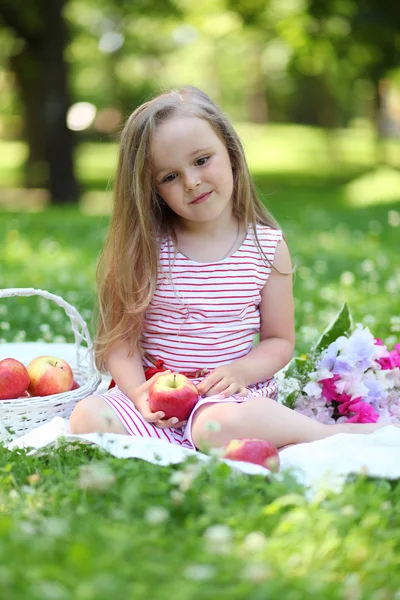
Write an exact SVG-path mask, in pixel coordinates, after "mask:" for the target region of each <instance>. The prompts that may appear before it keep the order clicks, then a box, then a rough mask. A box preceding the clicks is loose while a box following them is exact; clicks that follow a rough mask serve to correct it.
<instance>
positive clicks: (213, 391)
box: [197, 363, 249, 398]
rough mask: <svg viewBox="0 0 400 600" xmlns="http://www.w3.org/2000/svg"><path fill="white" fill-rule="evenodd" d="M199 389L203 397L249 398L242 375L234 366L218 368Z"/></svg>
mask: <svg viewBox="0 0 400 600" xmlns="http://www.w3.org/2000/svg"><path fill="white" fill-rule="evenodd" d="M197 389H198V390H199V394H201V395H202V396H215V395H218V396H219V397H220V398H227V397H228V396H234V395H237V396H247V394H248V393H249V391H248V389H247V388H246V386H245V383H244V381H242V380H241V376H240V373H238V372H237V370H236V369H235V367H234V366H233V364H232V363H231V364H230V365H223V366H222V367H217V368H216V369H214V370H213V371H211V373H210V374H209V375H207V377H205V378H204V379H203V381H201V382H200V383H199V384H198V386H197Z"/></svg>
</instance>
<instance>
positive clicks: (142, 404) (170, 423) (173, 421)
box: [133, 371, 187, 429]
mask: <svg viewBox="0 0 400 600" xmlns="http://www.w3.org/2000/svg"><path fill="white" fill-rule="evenodd" d="M165 373H171V371H163V372H162V373H156V374H155V375H153V377H151V378H150V379H149V380H148V381H146V382H145V383H143V384H142V385H140V386H139V387H138V388H137V390H136V394H135V397H134V399H133V403H134V405H135V406H136V408H137V409H138V411H139V412H140V414H141V415H142V417H143V418H144V420H145V421H147V422H148V423H154V425H155V426H156V427H159V428H160V429H168V428H169V427H184V425H186V423H187V421H179V420H178V418H177V417H171V418H170V419H164V417H165V414H164V413H163V412H162V411H158V412H155V413H153V412H152V411H151V409H150V406H149V389H150V386H151V385H152V383H154V381H155V380H156V379H158V378H159V377H160V376H161V375H165Z"/></svg>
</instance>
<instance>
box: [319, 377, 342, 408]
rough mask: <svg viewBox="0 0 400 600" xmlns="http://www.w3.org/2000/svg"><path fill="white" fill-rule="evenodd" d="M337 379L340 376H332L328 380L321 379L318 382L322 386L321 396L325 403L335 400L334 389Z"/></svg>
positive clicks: (335, 393)
mask: <svg viewBox="0 0 400 600" xmlns="http://www.w3.org/2000/svg"><path fill="white" fill-rule="evenodd" d="M338 379H340V375H334V376H333V377H329V378H328V379H321V381H319V382H318V383H320V384H322V396H323V397H324V398H325V400H326V401H327V402H331V400H336V399H337V395H338V391H337V389H336V387H335V382H336V381H337V380H338Z"/></svg>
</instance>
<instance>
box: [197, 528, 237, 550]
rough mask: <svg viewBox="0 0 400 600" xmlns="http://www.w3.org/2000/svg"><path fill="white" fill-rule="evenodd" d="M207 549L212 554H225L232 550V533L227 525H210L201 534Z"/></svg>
mask: <svg viewBox="0 0 400 600" xmlns="http://www.w3.org/2000/svg"><path fill="white" fill-rule="evenodd" d="M203 538H204V541H205V543H206V546H207V549H208V550H209V551H210V552H213V553H214V554H227V553H229V552H230V551H231V550H232V546H233V531H232V529H231V528H230V527H228V526H227V525H212V526H211V527H209V528H208V529H206V531H205V532H204V534H203Z"/></svg>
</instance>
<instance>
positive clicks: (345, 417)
mask: <svg viewBox="0 0 400 600" xmlns="http://www.w3.org/2000/svg"><path fill="white" fill-rule="evenodd" d="M277 379H278V383H279V388H280V391H279V400H280V402H282V404H284V405H285V406H288V407H289V408H293V409H295V410H297V411H299V412H301V413H303V414H305V415H307V416H309V417H312V418H314V419H317V420H318V421H320V422H322V423H335V422H338V423H340V422H349V423H351V422H352V423H376V422H377V421H380V422H385V423H388V424H390V423H396V422H400V344H396V345H395V346H394V348H393V349H392V350H388V349H387V348H386V346H385V345H384V344H383V343H382V341H381V340H380V339H378V338H375V337H374V336H373V335H372V333H371V332H370V331H369V329H368V327H363V326H362V325H360V324H357V325H356V326H355V327H354V328H353V327H352V324H351V317H350V313H349V310H348V307H347V305H346V304H345V305H344V306H343V307H342V309H341V310H340V312H339V314H338V315H337V317H336V319H335V320H334V321H333V323H332V324H331V325H330V326H329V327H328V328H327V329H326V331H325V332H324V333H323V334H322V336H321V337H320V339H319V340H318V342H317V343H316V345H315V346H314V347H313V349H312V350H311V352H310V353H309V354H308V355H307V356H306V357H295V358H294V359H292V361H291V362H290V363H289V365H288V366H287V367H286V368H285V369H283V370H282V371H281V372H280V373H279V374H278V376H277Z"/></svg>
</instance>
